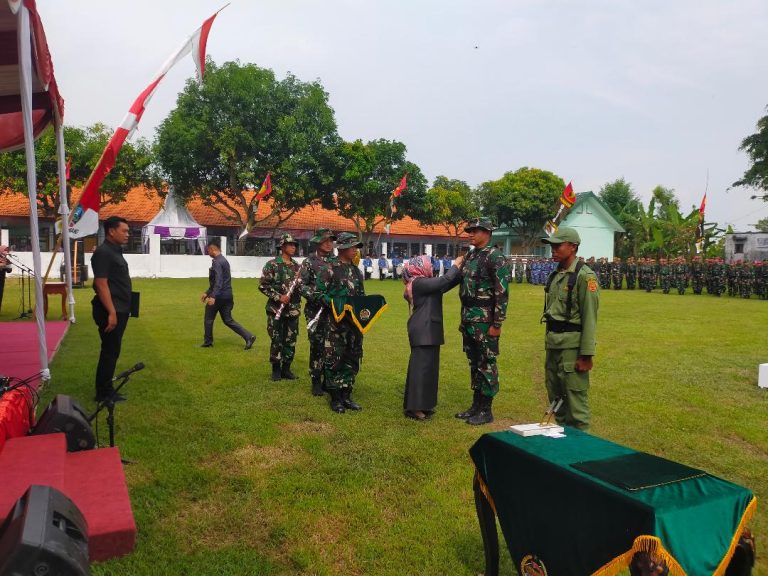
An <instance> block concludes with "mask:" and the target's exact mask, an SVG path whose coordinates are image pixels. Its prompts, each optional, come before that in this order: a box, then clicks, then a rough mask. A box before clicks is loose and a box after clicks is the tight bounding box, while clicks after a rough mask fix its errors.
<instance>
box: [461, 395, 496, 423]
mask: <svg viewBox="0 0 768 576" xmlns="http://www.w3.org/2000/svg"><path fill="white" fill-rule="evenodd" d="M491 404H493V397H492V396H483V395H481V396H480V403H479V405H478V409H477V412H476V413H475V415H474V416H471V417H470V418H467V424H472V425H473V426H479V425H480V424H490V423H491V422H493V413H492V412H491Z"/></svg>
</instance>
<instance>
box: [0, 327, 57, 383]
mask: <svg viewBox="0 0 768 576" xmlns="http://www.w3.org/2000/svg"><path fill="white" fill-rule="evenodd" d="M67 328H69V322H67V321H66V320H59V321H55V322H48V321H46V323H45V342H46V344H47V346H48V361H49V362H50V361H51V359H52V358H53V355H54V354H55V353H56V350H58V348H59V344H61V340H62V339H63V338H64V334H66V333H67ZM37 372H40V356H39V353H38V349H37V323H36V322H29V321H19V322H0V374H2V375H3V376H15V377H17V378H27V377H29V376H32V375H33V374H36V373H37Z"/></svg>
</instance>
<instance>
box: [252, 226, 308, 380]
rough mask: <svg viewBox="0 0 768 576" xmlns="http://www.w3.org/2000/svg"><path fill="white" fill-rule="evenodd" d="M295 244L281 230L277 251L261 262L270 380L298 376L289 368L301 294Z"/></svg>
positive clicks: (291, 237)
mask: <svg viewBox="0 0 768 576" xmlns="http://www.w3.org/2000/svg"><path fill="white" fill-rule="evenodd" d="M296 248H298V243H297V242H296V240H294V239H293V236H291V235H290V234H283V235H282V236H281V237H280V255H279V256H278V257H277V258H275V259H273V260H270V261H269V262H267V263H266V264H265V265H264V269H263V270H262V271H261V280H260V281H259V290H261V292H262V293H264V295H265V296H266V297H267V306H266V309H267V334H269V338H270V339H271V341H272V344H271V345H270V347H269V361H270V362H271V363H272V380H280V379H281V378H284V379H286V380H296V379H297V378H298V376H296V374H294V373H293V372H291V362H293V356H294V353H295V352H296V338H297V337H298V335H299V315H300V314H301V294H300V293H299V291H298V290H297V287H298V281H299V263H298V262H296V260H294V259H293V255H294V254H295V253H296ZM278 314H279V316H280V317H279V318H278Z"/></svg>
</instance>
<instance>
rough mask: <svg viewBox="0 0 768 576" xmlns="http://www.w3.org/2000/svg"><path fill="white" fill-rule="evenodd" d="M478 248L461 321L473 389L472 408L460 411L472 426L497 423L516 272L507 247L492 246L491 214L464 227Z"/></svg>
mask: <svg viewBox="0 0 768 576" xmlns="http://www.w3.org/2000/svg"><path fill="white" fill-rule="evenodd" d="M464 230H465V232H467V233H468V234H469V236H470V242H471V244H472V246H473V248H474V249H473V250H471V251H470V252H469V254H468V255H467V257H466V259H465V260H464V265H463V266H462V273H461V275H460V276H459V277H458V278H457V280H456V282H455V283H454V284H453V285H455V284H456V283H459V284H460V288H459V298H461V325H460V326H459V330H460V331H461V333H462V335H463V347H464V352H465V353H466V355H467V359H468V360H469V370H470V380H471V387H472V391H473V398H472V406H471V407H470V408H468V409H467V410H465V411H463V412H459V413H458V414H456V418H461V419H463V420H465V421H466V422H467V424H473V425H479V424H487V423H489V422H493V413H492V412H491V405H492V404H493V398H494V397H495V396H496V394H497V393H498V391H499V370H498V367H497V366H496V357H497V356H498V355H499V337H500V336H501V324H502V323H503V322H504V320H505V319H506V317H507V301H508V300H509V280H510V270H509V264H508V261H507V259H506V258H505V256H504V254H502V252H501V250H499V249H498V248H495V247H493V246H491V245H490V240H491V232H492V231H493V224H492V223H491V220H490V218H478V219H476V220H473V221H471V222H469V223H468V224H467V226H466V227H465V228H464Z"/></svg>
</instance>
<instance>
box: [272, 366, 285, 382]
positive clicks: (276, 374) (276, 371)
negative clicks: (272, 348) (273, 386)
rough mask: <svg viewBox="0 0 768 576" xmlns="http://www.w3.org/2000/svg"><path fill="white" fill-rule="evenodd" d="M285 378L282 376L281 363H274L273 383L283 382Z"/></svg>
mask: <svg viewBox="0 0 768 576" xmlns="http://www.w3.org/2000/svg"><path fill="white" fill-rule="evenodd" d="M282 378H283V377H282V375H281V374H280V363H279V362H272V381H273V382H277V381H278V380H281V379H282Z"/></svg>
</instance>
